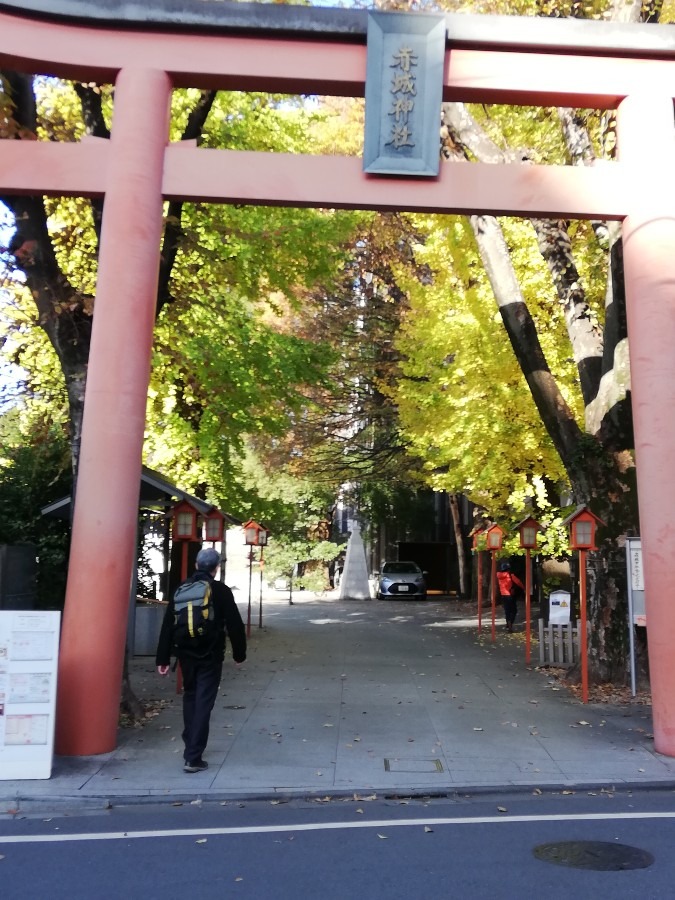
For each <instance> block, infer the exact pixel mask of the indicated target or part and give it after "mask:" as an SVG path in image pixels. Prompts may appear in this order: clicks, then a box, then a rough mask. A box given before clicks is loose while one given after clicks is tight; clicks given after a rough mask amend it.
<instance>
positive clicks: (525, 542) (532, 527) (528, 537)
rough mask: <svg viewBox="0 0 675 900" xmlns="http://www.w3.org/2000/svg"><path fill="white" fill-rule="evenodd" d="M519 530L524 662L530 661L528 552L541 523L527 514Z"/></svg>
mask: <svg viewBox="0 0 675 900" xmlns="http://www.w3.org/2000/svg"><path fill="white" fill-rule="evenodd" d="M517 528H518V530H519V531H520V546H521V547H523V548H524V550H525V662H526V663H529V661H530V640H531V622H530V618H531V613H530V606H531V595H532V558H531V556H530V552H531V551H532V550H535V549H536V547H537V532H538V531H541V525H540V524H539V522H537V520H536V519H533V518H532V517H531V516H528V517H527V519H523V521H522V522H519V523H518V525H517Z"/></svg>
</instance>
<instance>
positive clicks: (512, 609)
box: [501, 595, 518, 625]
mask: <svg viewBox="0 0 675 900" xmlns="http://www.w3.org/2000/svg"><path fill="white" fill-rule="evenodd" d="M501 601H502V603H503V604H504V618H505V619H506V624H507V625H513V623H514V622H515V621H516V613H517V612H518V601H517V600H516V598H515V597H511V596H510V595H509V596H506V597H504V596H502V598H501Z"/></svg>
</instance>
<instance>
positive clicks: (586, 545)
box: [563, 506, 605, 550]
mask: <svg viewBox="0 0 675 900" xmlns="http://www.w3.org/2000/svg"><path fill="white" fill-rule="evenodd" d="M604 524H605V523H604V522H603V521H602V519H600V518H598V516H596V515H595V513H592V512H591V511H590V509H589V508H588V507H587V506H578V507H577V508H576V509H575V511H574V512H573V513H572V515H570V516H568V517H567V518H566V519H565V521H564V522H563V525H568V526H569V529H570V546H571V548H572V550H597V549H598V548H597V546H596V544H595V532H596V529H597V527H598V525H604Z"/></svg>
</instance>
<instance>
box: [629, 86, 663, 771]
mask: <svg viewBox="0 0 675 900" xmlns="http://www.w3.org/2000/svg"><path fill="white" fill-rule="evenodd" d="M617 128H618V150H619V157H620V160H621V162H622V163H626V164H628V165H629V166H631V168H632V169H633V172H632V179H631V181H632V184H633V188H634V193H633V197H632V199H631V212H630V214H629V215H628V216H627V218H626V219H625V220H624V223H623V256H624V273H625V280H626V306H627V317H628V335H629V351H630V362H631V391H632V405H633V424H634V431H635V455H636V463H637V480H638V500H639V508H640V535H641V537H642V552H643V556H644V559H643V568H644V578H645V598H646V605H647V610H646V611H647V628H648V634H649V671H650V681H651V689H652V699H653V719H654V721H653V725H654V747H655V749H656V750H657V751H658V752H659V753H664V754H666V755H668V756H675V689H674V688H675V616H674V615H673V602H672V594H673V580H674V578H675V573H674V572H673V565H672V560H673V548H674V547H675V473H674V471H673V463H674V457H673V448H675V188H674V185H673V180H672V176H671V175H670V174H669V173H670V170H671V169H672V165H673V160H674V159H675V127H674V123H673V99H672V97H670V96H666V95H662V94H659V92H658V86H656V87H655V90H654V91H653V92H651V91H650V92H649V93H647V94H644V95H642V94H640V95H634V96H630V97H627V98H626V99H625V100H623V101H622V102H621V104H620V105H619V109H618V117H617Z"/></svg>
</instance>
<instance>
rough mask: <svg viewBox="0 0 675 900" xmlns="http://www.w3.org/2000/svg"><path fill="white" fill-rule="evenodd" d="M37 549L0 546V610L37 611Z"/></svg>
mask: <svg viewBox="0 0 675 900" xmlns="http://www.w3.org/2000/svg"><path fill="white" fill-rule="evenodd" d="M36 598H37V547H36V546H35V544H0V609H18V610H21V609H35V601H36Z"/></svg>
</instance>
